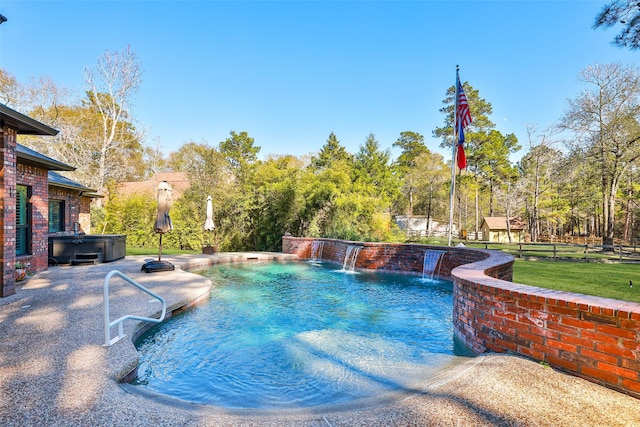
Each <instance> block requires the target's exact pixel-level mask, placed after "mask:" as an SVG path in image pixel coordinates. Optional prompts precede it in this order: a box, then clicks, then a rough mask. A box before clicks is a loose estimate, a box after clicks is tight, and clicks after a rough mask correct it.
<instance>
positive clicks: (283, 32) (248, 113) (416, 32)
mask: <svg viewBox="0 0 640 427" xmlns="http://www.w3.org/2000/svg"><path fill="white" fill-rule="evenodd" d="M608 1H609V0H601V1H518V0H511V1H508V0H504V1H430V0H424V1H406V2H405V1H388V2H387V1H339V0H333V1H293V0H290V1H275V2H273V1H207V0H201V1H153V0H149V1H142V0H141V1H135V0H134V1H126V2H119V1H88V0H85V1H54V0H44V1H31V0H19V1H14V0H0V13H1V14H3V15H4V16H6V17H7V18H8V21H7V22H5V23H4V24H2V25H1V26H0V67H2V68H4V69H5V70H7V71H8V72H10V73H12V74H13V75H14V76H15V77H16V78H17V79H18V80H19V81H21V82H23V83H26V82H28V80H29V79H30V78H32V77H36V78H37V77H40V76H48V77H50V78H51V79H52V80H53V81H54V82H55V83H56V84H57V85H59V86H62V87H66V88H68V89H71V90H73V91H75V92H76V93H78V94H81V93H82V90H83V84H84V80H83V71H84V69H85V67H94V66H95V65H96V63H97V61H98V58H99V57H100V56H102V55H103V54H104V53H105V52H106V51H107V50H109V51H122V50H124V49H125V48H126V47H127V45H130V46H131V48H132V49H133V50H134V51H135V52H136V53H137V55H138V57H139V59H140V61H141V64H142V68H143V70H144V74H143V77H142V86H141V88H140V90H139V91H138V93H137V94H136V95H135V97H134V106H133V111H132V114H133V116H134V118H135V119H136V124H137V126H138V127H140V128H142V129H146V143H147V144H149V145H154V141H158V143H159V145H160V147H161V149H162V150H163V151H164V152H165V153H168V152H170V151H174V150H176V149H177V148H178V147H179V146H180V145H182V144H183V143H184V142H187V141H189V140H193V141H196V142H202V141H207V142H209V143H210V144H211V145H216V144H218V143H219V142H220V141H223V140H224V139H226V138H227V137H228V136H229V132H230V131H232V130H233V131H236V132H241V131H246V132H248V134H249V135H250V136H251V137H253V138H254V139H255V144H256V145H258V146H260V147H261V152H260V154H261V157H265V156H266V155H268V154H294V155H304V154H308V153H314V152H317V151H318V150H319V149H320V148H321V147H322V145H323V144H324V143H325V141H326V139H327V137H328V136H329V134H330V133H331V132H334V133H335V134H336V136H337V137H338V139H339V140H340V142H341V143H342V144H343V145H344V146H345V147H346V148H347V149H348V150H349V151H350V152H352V153H355V152H357V150H358V148H359V146H360V145H361V144H363V143H364V141H365V139H366V137H367V136H368V135H369V134H370V133H373V134H374V135H375V136H376V139H377V140H378V141H379V142H380V146H381V147H382V148H383V149H386V148H391V146H392V144H393V142H394V141H395V140H396V139H397V138H398V136H399V134H400V132H402V131H407V130H410V131H415V132H419V133H421V134H423V135H424V136H425V142H426V144H427V146H428V147H429V148H430V149H432V150H434V151H438V152H441V153H443V154H445V156H446V158H448V157H449V156H450V154H449V153H448V151H444V150H442V149H440V148H439V147H438V146H439V144H440V140H438V139H435V138H433V137H432V131H433V129H434V128H436V127H438V126H441V125H442V124H443V120H444V117H443V115H442V114H441V113H440V112H439V111H438V110H439V109H440V108H441V107H442V100H443V99H444V97H445V92H446V90H447V88H448V87H449V86H452V85H453V84H454V82H455V67H456V65H457V64H459V65H460V75H461V79H462V80H463V81H468V82H469V83H470V84H471V85H472V86H473V87H474V88H475V89H477V90H479V93H480V96H482V97H483V98H484V99H486V100H487V101H488V102H490V103H491V104H492V106H493V115H492V117H491V118H492V120H493V122H494V123H496V129H498V130H499V131H501V132H503V133H515V134H516V136H517V137H518V139H519V140H520V142H521V144H522V145H523V146H524V147H526V145H527V134H526V124H535V125H537V126H538V127H541V128H542V127H545V126H547V125H549V124H551V123H553V122H555V121H557V120H558V119H559V118H560V117H561V116H562V114H563V112H564V110H565V108H566V105H567V99H569V98H573V97H575V96H576V95H577V94H578V93H579V92H580V91H581V90H582V89H584V86H583V85H582V84H581V83H580V82H579V81H578V80H577V76H578V74H579V73H580V71H581V70H582V69H583V68H584V67H586V66H587V65H590V64H595V63H610V62H620V63H623V64H635V61H636V58H637V56H638V53H634V52H631V51H628V50H623V49H619V48H616V47H614V46H612V45H611V40H612V39H613V37H614V35H615V34H616V33H617V31H616V30H615V29H612V30H606V31H605V30H593V29H592V28H591V27H592V24H593V21H594V18H595V15H596V14H597V12H598V11H600V9H601V8H602V6H603V5H604V4H605V2H608ZM393 154H394V155H397V152H396V151H393ZM516 157H517V156H516Z"/></svg>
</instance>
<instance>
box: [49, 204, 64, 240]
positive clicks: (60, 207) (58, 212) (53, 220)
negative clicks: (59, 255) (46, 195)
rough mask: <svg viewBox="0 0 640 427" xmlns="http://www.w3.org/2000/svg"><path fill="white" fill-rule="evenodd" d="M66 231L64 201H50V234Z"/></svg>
mask: <svg viewBox="0 0 640 427" xmlns="http://www.w3.org/2000/svg"><path fill="white" fill-rule="evenodd" d="M58 231H64V200H49V233H57V232H58Z"/></svg>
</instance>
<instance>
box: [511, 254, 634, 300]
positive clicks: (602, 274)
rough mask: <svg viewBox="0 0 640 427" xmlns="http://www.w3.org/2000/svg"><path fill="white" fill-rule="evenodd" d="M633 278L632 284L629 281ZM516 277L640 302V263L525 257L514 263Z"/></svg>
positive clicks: (519, 280) (542, 285)
mask: <svg viewBox="0 0 640 427" xmlns="http://www.w3.org/2000/svg"><path fill="white" fill-rule="evenodd" d="M630 280H631V281H633V287H630V286H629V281H630ZM513 281H514V282H516V283H522V284H525V285H532V286H538V287H540V288H547V289H556V290H560V291H567V292H575V293H580V294H586V295H596V296H600V297H606V298H614V299H620V300H625V301H633V302H640V264H622V263H616V264H609V263H587V262H570V261H569V262H568V261H524V260H519V259H517V260H516V262H515V264H514V266H513Z"/></svg>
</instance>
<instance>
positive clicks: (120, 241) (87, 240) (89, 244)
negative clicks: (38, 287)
mask: <svg viewBox="0 0 640 427" xmlns="http://www.w3.org/2000/svg"><path fill="white" fill-rule="evenodd" d="M126 250H127V236H126V235H125V234H85V235H82V234H80V235H78V236H74V235H69V236H66V235H65V236H49V262H51V263H57V264H81V263H98V262H111V261H115V260H118V259H122V258H124V257H125V255H126Z"/></svg>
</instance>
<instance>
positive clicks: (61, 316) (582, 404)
mask: <svg viewBox="0 0 640 427" xmlns="http://www.w3.org/2000/svg"><path fill="white" fill-rule="evenodd" d="M274 258H275V259H284V258H291V256H290V255H284V254H274V253H225V254H218V255H199V256H168V257H163V259H166V260H169V261H171V262H173V263H174V264H175V265H176V270H175V271H170V272H161V273H153V274H145V273H143V272H141V271H140V267H141V266H142V264H144V262H145V261H147V260H149V259H150V257H144V256H131V257H127V258H125V259H123V260H119V261H116V262H113V263H109V264H98V265H90V266H75V267H68V266H60V267H50V269H49V270H48V271H46V272H43V273H39V274H36V275H35V276H33V277H31V278H29V280H28V281H26V282H25V283H24V285H21V286H18V291H17V293H16V294H15V295H12V296H10V297H7V298H0V325H1V326H0V425H2V426H6V427H8V426H103V425H109V426H166V425H179V426H226V425H253V426H262V425H273V426H281V425H295V426H360V425H361V426H372V425H385V426H389V425H394V426H395V425H398V426H400V425H401V426H405V425H425V426H428V425H443V426H445V425H446V426H450V425H487V426H488V425H505V426H507V425H509V426H511V425H522V426H538V425H554V426H575V425H581V426H596V425H607V426H632V425H640V400H638V399H635V398H632V397H629V396H626V395H624V394H621V393H618V392H615V391H612V390H609V389H606V388H603V387H600V386H598V385H596V384H593V383H590V382H587V381H585V380H582V379H580V378H576V377H573V376H569V375H566V374H563V373H561V372H558V371H554V370H552V369H550V368H548V367H545V366H543V365H541V364H538V363H535V362H532V361H529V360H526V359H523V358H519V357H515V356H510V355H497V354H491V355H485V356H483V357H480V358H475V359H470V360H469V362H468V363H465V364H462V365H460V366H456V367H452V368H451V369H450V370H447V371H446V372H443V373H442V375H440V376H439V377H438V378H434V379H433V380H432V381H429V382H428V383H425V384H424V385H423V387H421V389H420V390H419V391H418V392H417V393H416V392H414V393H412V394H408V395H399V396H397V398H396V399H392V400H388V399H385V400H381V401H378V402H369V404H368V405H357V406H354V407H351V408H348V409H345V408H315V409H311V410H299V411H289V412H269V411H233V410H226V409H223V408H211V407H203V406H199V405H193V404H189V403H185V402H182V403H178V402H175V401H171V400H170V399H162V398H158V397H144V396H141V395H139V394H132V393H130V392H128V391H127V390H126V389H124V388H123V387H121V386H120V385H119V384H118V383H117V381H116V380H117V379H118V378H120V377H122V376H123V375H124V374H126V373H128V372H130V371H131V370H132V369H133V368H134V367H135V366H136V364H137V353H136V350H135V348H134V347H133V344H132V342H131V339H130V337H131V334H132V333H133V332H135V331H136V330H137V328H139V327H140V324H139V323H138V322H134V321H128V322H126V323H125V333H127V337H125V338H124V339H123V340H121V341H119V342H117V343H116V344H114V345H113V346H111V347H105V346H103V345H102V344H103V342H104V333H103V281H104V277H105V276H106V275H107V273H108V272H109V271H111V270H114V269H116V270H119V271H121V272H123V273H125V274H127V275H128V276H130V277H132V278H133V279H134V280H136V281H138V282H139V283H141V284H143V285H144V286H146V287H148V288H149V289H151V290H152V291H153V292H155V293H157V294H159V295H161V296H162V297H163V298H165V300H166V301H167V305H168V306H169V307H170V308H177V307H180V306H183V305H185V304H189V303H191V302H193V301H197V300H201V299H203V298H206V297H207V295H208V292H209V289H210V287H211V285H212V284H211V282H210V281H209V280H208V279H206V278H204V277H202V276H198V275H195V274H192V273H189V272H186V271H183V269H182V268H181V267H184V268H185V269H187V266H188V267H189V268H191V267H194V266H206V265H208V264H210V263H212V262H214V261H215V262H232V261H246V260H248V259H252V260H253V259H274ZM111 283H112V284H111V292H110V305H111V311H112V314H111V319H115V318H116V317H119V316H121V315H124V314H136V315H141V316H156V315H157V313H158V311H159V310H160V305H159V304H158V303H157V302H152V299H151V298H149V296H148V295H146V294H143V293H141V292H139V291H137V290H135V289H134V288H132V287H131V286H129V285H127V284H125V283H124V282H122V281H121V280H119V279H113V281H112V282H111ZM112 333H116V331H115V329H114V331H113V332H112Z"/></svg>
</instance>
